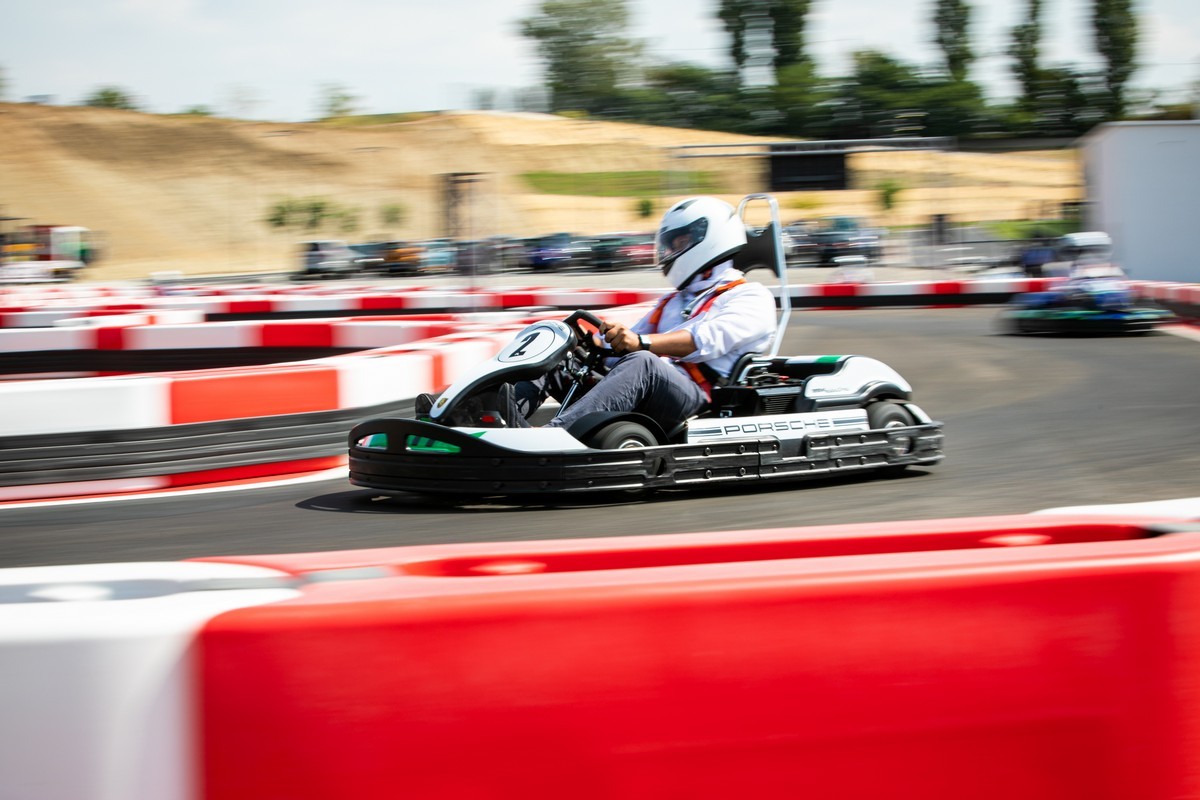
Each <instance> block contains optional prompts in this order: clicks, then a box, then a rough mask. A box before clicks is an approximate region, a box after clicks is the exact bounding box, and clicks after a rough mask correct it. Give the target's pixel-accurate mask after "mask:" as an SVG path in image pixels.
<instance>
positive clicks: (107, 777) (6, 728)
mask: <svg viewBox="0 0 1200 800" xmlns="http://www.w3.org/2000/svg"><path fill="white" fill-rule="evenodd" d="M226 586H229V587H231V588H225V587H226ZM243 587H244V588H243ZM218 589H219V590H220V591H215V590H218ZM298 595H299V592H298V591H296V590H295V589H293V588H290V587H289V584H288V583H287V580H286V576H285V575H284V574H283V573H279V572H276V571H274V570H269V569H264V568H261V567H252V566H247V565H241V564H219V563H205V562H181V563H161V564H156V563H149V564H94V565H81V566H67V567H32V568H24V569H7V570H0V675H3V676H4V680H3V681H0V708H3V709H4V713H3V714H0V796H3V797H5V798H14V800H15V799H16V798H37V800H192V798H195V797H197V796H198V792H197V787H198V785H199V775H198V772H199V770H198V767H197V764H196V760H195V759H196V753H197V752H198V747H199V745H198V742H196V741H195V736H194V731H197V730H198V729H199V723H198V721H197V720H195V719H194V715H195V709H196V696H197V693H198V688H197V685H196V683H197V681H196V676H195V675H194V674H193V669H192V663H193V661H192V654H191V652H190V651H191V648H192V643H193V641H195V639H196V636H197V634H198V632H199V631H200V630H201V628H202V627H203V626H204V624H205V623H206V622H208V621H209V620H210V619H212V618H213V617H215V616H216V615H218V614H221V613H223V612H226V611H230V610H232V609H237V608H245V607H248V606H254V605H261V604H263V603H273V602H278V601H282V600H288V599H291V598H293V597H296V596H298Z"/></svg>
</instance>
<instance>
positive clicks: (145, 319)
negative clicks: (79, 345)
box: [54, 311, 150, 328]
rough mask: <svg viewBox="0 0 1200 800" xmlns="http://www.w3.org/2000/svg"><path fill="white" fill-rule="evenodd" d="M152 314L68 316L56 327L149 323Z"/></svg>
mask: <svg viewBox="0 0 1200 800" xmlns="http://www.w3.org/2000/svg"><path fill="white" fill-rule="evenodd" d="M149 324H150V314H149V313H147V312H145V311H142V312H130V313H128V314H104V315H101V316H97V317H67V318H66V319H60V320H57V321H55V323H54V325H55V327H59V328H66V327H75V328H118V327H122V326H128V325H149Z"/></svg>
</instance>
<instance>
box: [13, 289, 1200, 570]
mask: <svg viewBox="0 0 1200 800" xmlns="http://www.w3.org/2000/svg"><path fill="white" fill-rule="evenodd" d="M999 313H1000V312H999V309H997V308H968V309H954V310H915V309H914V310H858V311H841V312H837V311H831V312H801V313H797V314H795V315H793V317H792V325H791V327H790V328H789V331H788V336H787V339H786V341H785V342H784V345H783V347H782V349H781V353H782V354H785V355H786V354H798V353H826V354H832V353H858V354H862V355H870V356H873V357H876V358H879V359H881V360H882V361H884V362H886V363H888V364H890V365H892V366H893V367H895V368H896V369H897V370H898V371H899V372H900V373H901V374H902V375H904V376H905V377H906V378H907V379H908V380H909V381H910V382H911V383H912V384H913V387H914V389H915V398H916V401H917V402H918V403H919V404H920V405H921V406H922V407H923V408H924V409H925V410H926V411H927V412H928V413H929V414H930V415H931V416H933V417H934V418H935V419H939V420H941V421H943V422H944V423H945V429H946V454H947V455H946V460H945V461H944V462H942V464H940V465H938V466H936V467H933V468H930V469H927V470H911V471H910V473H909V474H907V475H903V476H900V477H897V478H888V479H880V478H857V479H854V480H845V479H842V480H823V481H819V482H817V481H809V482H794V483H774V484H762V485H760V486H757V487H748V486H740V487H734V486H726V487H720V488H718V487H714V489H713V490H709V491H693V492H664V493H659V494H655V495H651V496H649V497H645V498H642V499H636V500H634V499H629V498H617V499H614V498H601V499H596V498H575V499H565V500H564V499H557V500H556V499H553V498H549V499H544V500H542V501H537V502H528V503H519V504H518V503H513V504H505V503H466V504H453V503H450V502H434V501H428V500H422V499H420V498H416V497H413V498H402V499H400V498H380V497H375V496H373V494H372V493H371V492H369V491H365V490H360V489H356V488H354V487H353V486H351V485H350V484H349V482H347V481H345V480H330V481H324V482H320V483H306V484H299V485H293V486H282V487H274V488H261V489H254V490H248V491H239V492H228V493H215V494H201V495H195V496H191V497H186V496H185V497H170V498H167V497H164V498H155V499H141V500H137V501H132V502H127V501H122V502H106V503H92V504H83V505H69V506H60V507H43V508H16V507H12V508H6V509H0V567H14V566H33V565H54V564H82V563H98V562H99V563H102V562H117V561H174V560H179V559H183V558H189V557H197V556H215V555H242V554H254V553H281V552H292V553H299V552H315V551H324V550H347V549H356V548H364V547H389V546H398V545H406V544H427V543H437V542H469V541H479V542H484V541H499V540H521V539H552V538H571V537H592V536H621V535H631V534H641V533H681V532H694V531H715V530H738V529H750V528H770V527H784V526H794V525H810V524H824V523H851V522H880V521H888V520H902V519H933V518H942V517H959V516H981V515H990V514H1022V513H1027V512H1031V511H1036V510H1038V509H1043V508H1050V507H1055V506H1065V505H1082V504H1104V503H1124V502H1138V501H1146V500H1167V499H1174V498H1180V497H1195V496H1198V495H1200V484H1198V482H1197V476H1200V421H1198V418H1200V408H1198V407H1197V404H1196V397H1197V395H1198V394H1200V346H1198V345H1197V343H1196V342H1194V341H1189V340H1187V339H1183V338H1179V337H1176V336H1171V335H1168V334H1164V333H1153V334H1149V335H1145V336H1134V337H1107V338H1100V337H1076V338H1050V337H1011V336H1002V335H998V334H997V333H996V331H997V326H996V324H995V323H996V319H997V317H998V315H999Z"/></svg>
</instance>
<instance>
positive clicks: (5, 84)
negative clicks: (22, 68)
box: [0, 67, 8, 101]
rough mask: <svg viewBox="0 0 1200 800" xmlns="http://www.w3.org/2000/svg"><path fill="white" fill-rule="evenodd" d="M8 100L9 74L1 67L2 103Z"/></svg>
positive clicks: (0, 89)
mask: <svg viewBox="0 0 1200 800" xmlns="http://www.w3.org/2000/svg"><path fill="white" fill-rule="evenodd" d="M7 99H8V74H7V73H6V72H5V71H4V67H0V101H4V100H7Z"/></svg>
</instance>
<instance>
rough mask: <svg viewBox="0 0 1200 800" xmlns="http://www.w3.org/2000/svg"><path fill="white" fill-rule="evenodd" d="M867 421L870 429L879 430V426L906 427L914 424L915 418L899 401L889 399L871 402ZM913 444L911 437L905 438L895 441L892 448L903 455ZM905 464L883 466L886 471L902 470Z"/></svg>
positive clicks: (915, 422)
mask: <svg viewBox="0 0 1200 800" xmlns="http://www.w3.org/2000/svg"><path fill="white" fill-rule="evenodd" d="M867 422H868V423H869V424H870V426H871V430H879V429H881V428H907V427H909V426H910V425H916V424H917V420H916V418H915V417H913V415H912V414H911V413H909V411H908V409H906V408H905V407H904V406H902V405H900V404H899V403H895V402H893V401H891V400H880V401H879V402H878V403H872V404H871V405H870V406H868V407H867ZM914 444H915V442H914V440H913V439H912V438H905V439H902V440H900V441H898V442H897V443H896V446H895V447H894V448H893V450H894V452H895V455H898V456H903V455H907V454H908V453H909V452H911V450H912V447H913V445H914ZM905 466H906V465H904V464H893V465H891V466H889V467H886V468H885V471H887V472H902V471H904V468H905Z"/></svg>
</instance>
